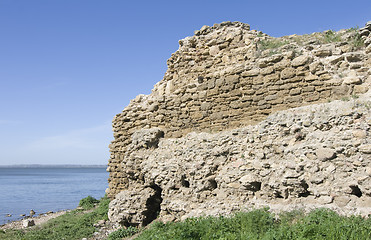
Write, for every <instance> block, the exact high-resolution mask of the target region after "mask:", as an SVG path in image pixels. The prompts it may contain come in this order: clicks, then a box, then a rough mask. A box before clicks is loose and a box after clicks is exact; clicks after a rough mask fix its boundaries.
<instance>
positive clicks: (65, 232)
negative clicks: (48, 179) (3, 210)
mask: <svg viewBox="0 0 371 240" xmlns="http://www.w3.org/2000/svg"><path fill="white" fill-rule="evenodd" d="M90 200H91V199H90ZM109 201H110V200H109V199H108V198H107V197H104V198H102V199H101V200H100V201H99V205H98V206H97V207H96V208H95V209H93V210H92V211H91V212H87V213H86V212H84V211H82V210H73V211H71V212H68V213H66V214H64V215H62V216H59V217H57V218H54V219H51V220H50V221H48V222H47V223H46V224H45V225H42V226H38V227H35V228H32V229H28V230H7V231H6V232H4V231H1V230H0V239H2V240H18V239H19V240H50V239H53V240H59V239H68V240H74V239H80V240H81V239H82V238H84V237H89V236H92V235H93V233H94V232H95V231H96V229H95V227H94V226H93V224H94V223H96V222H97V221H98V220H101V219H105V220H107V219H108V215H107V213H108V204H109Z"/></svg>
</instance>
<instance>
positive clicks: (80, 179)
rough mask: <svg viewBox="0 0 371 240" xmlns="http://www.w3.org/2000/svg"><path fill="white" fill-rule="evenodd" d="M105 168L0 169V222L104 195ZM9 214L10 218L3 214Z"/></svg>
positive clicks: (69, 207)
mask: <svg viewBox="0 0 371 240" xmlns="http://www.w3.org/2000/svg"><path fill="white" fill-rule="evenodd" d="M107 179H108V173H107V172H106V168H103V167H102V168H56V167H53V168H0V224H4V223H6V222H8V221H12V220H17V219H20V218H21V217H20V214H26V215H28V214H29V212H30V210H31V209H33V210H34V211H35V212H36V214H38V213H45V212H47V211H58V210H65V209H73V208H76V207H77V206H78V204H79V201H80V199H82V198H84V197H87V196H88V195H90V196H93V197H95V198H97V199H99V198H101V197H103V196H104V193H105V189H106V188H107V187H108V183H107ZM7 214H12V217H6V215H7Z"/></svg>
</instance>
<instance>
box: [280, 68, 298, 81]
mask: <svg viewBox="0 0 371 240" xmlns="http://www.w3.org/2000/svg"><path fill="white" fill-rule="evenodd" d="M295 75H296V70H295V69H294V68H285V69H284V70H282V71H281V79H288V78H292V77H294V76H295Z"/></svg>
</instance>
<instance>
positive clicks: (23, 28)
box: [0, 0, 371, 165]
mask: <svg viewBox="0 0 371 240" xmlns="http://www.w3.org/2000/svg"><path fill="white" fill-rule="evenodd" d="M370 20H371V1H370V0H364V1H358V0H354V1H351V2H350V1H323V0H322V1H317V0H314V1H306V2H305V3H303V2H302V1H236V0H230V1H218V0H213V1H201V0H198V1H194V0H189V1H161V0H158V1H139V0H138V1H123V0H106V1H103V0H100V1H97V0H53V1H52V0H32V1H30V0H0V165H7V164H106V163H107V160H108V158H109V151H108V144H109V143H110V141H111V140H112V139H113V137H112V131H111V120H112V118H113V116H114V115H115V114H117V113H119V112H121V111H122V110H123V109H124V107H125V106H127V105H128V103H129V101H130V99H132V98H134V97H135V96H136V95H138V94H148V93H150V91H151V89H152V87H153V85H154V84H155V83H156V82H158V81H160V80H161V79H162V77H163V75H164V73H165V71H166V60H167V59H168V58H169V57H170V55H171V53H173V52H175V51H176V50H177V49H178V40H179V39H182V38H185V37H187V36H191V35H193V32H194V30H198V29H200V28H201V27H202V26H203V25H213V24H214V23H220V22H222V21H241V22H245V23H249V24H250V25H251V28H252V29H257V30H261V31H263V32H265V33H267V34H269V35H272V36H282V35H290V34H294V33H296V34H304V33H312V32H316V31H324V30H328V29H333V30H339V29H342V28H350V27H355V26H360V27H362V26H364V24H365V23H366V22H367V21H370Z"/></svg>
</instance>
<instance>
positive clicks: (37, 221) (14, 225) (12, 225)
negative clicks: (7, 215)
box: [0, 210, 71, 230]
mask: <svg viewBox="0 0 371 240" xmlns="http://www.w3.org/2000/svg"><path fill="white" fill-rule="evenodd" d="M69 211H71V210H62V211H58V212H48V213H43V214H39V215H38V216H35V217H24V218H23V219H21V220H16V221H12V222H8V223H6V224H3V225H1V226H0V230H6V229H25V228H28V227H32V226H39V225H41V224H43V223H46V222H47V221H49V220H50V219H53V218H56V217H59V216H61V215H63V214H65V213H67V212H69ZM32 222H33V223H32ZM26 223H27V224H26Z"/></svg>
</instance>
